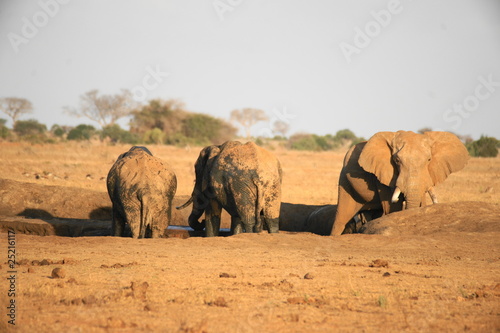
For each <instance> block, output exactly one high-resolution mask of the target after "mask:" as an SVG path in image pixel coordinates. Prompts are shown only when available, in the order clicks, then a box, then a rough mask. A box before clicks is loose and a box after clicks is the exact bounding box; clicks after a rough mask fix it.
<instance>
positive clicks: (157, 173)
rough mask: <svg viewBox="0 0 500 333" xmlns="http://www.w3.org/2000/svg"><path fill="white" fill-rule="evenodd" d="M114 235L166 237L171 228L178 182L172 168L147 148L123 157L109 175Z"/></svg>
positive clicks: (139, 148)
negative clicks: (128, 230) (127, 232)
mask: <svg viewBox="0 0 500 333" xmlns="http://www.w3.org/2000/svg"><path fill="white" fill-rule="evenodd" d="M107 188H108V194H109V198H110V199H111V202H112V206H113V207H112V234H113V235H114V236H125V235H126V232H125V229H126V226H127V225H128V227H129V228H130V231H131V233H132V237H133V238H145V237H152V238H158V237H162V236H163V235H164V233H165V229H166V228H167V227H168V226H169V224H170V220H171V212H172V199H173V198H174V195H175V191H176V189H177V178H176V176H175V173H174V172H173V171H172V169H171V168H170V166H168V164H166V163H165V162H163V161H162V160H161V159H159V158H157V157H154V156H153V155H152V154H151V152H150V151H149V150H148V149H147V148H146V147H141V146H134V147H132V148H130V150H129V151H128V152H126V153H123V154H121V155H120V156H119V157H118V159H117V160H116V162H115V163H114V164H113V166H112V167H111V169H110V170H109V173H108V178H107Z"/></svg>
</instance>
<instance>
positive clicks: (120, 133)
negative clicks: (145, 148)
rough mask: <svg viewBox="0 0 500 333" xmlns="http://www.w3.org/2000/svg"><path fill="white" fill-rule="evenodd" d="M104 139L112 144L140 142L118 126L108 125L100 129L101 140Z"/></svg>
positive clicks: (135, 136)
mask: <svg viewBox="0 0 500 333" xmlns="http://www.w3.org/2000/svg"><path fill="white" fill-rule="evenodd" d="M105 138H109V139H110V140H111V142H113V143H117V142H121V143H130V144H137V143H139V141H140V140H139V138H138V137H137V135H134V134H132V133H130V132H129V131H127V130H124V129H122V128H121V127H120V125H118V124H113V125H108V126H106V127H104V128H103V129H102V131H101V139H105Z"/></svg>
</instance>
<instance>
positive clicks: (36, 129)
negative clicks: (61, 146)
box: [14, 119, 47, 136]
mask: <svg viewBox="0 0 500 333" xmlns="http://www.w3.org/2000/svg"><path fill="white" fill-rule="evenodd" d="M46 131H47V126H45V125H44V124H40V123H39V122H38V120H35V119H29V120H18V121H16V123H15V124H14V132H16V133H17V135H19V136H30V135H38V134H43V133H45V132H46Z"/></svg>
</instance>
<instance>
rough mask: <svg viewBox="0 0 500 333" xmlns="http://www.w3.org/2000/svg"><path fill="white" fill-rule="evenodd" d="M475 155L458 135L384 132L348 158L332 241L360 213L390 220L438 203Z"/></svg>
mask: <svg viewBox="0 0 500 333" xmlns="http://www.w3.org/2000/svg"><path fill="white" fill-rule="evenodd" d="M468 159H469V154H468V152H467V149H466V148H465V146H464V145H463V143H462V142H461V141H460V140H459V139H458V138H457V136H456V135H454V134H452V133H448V132H432V131H431V132H425V133H424V134H417V133H413V132H411V131H398V132H379V133H376V134H375V135H373V136H372V137H371V138H370V139H369V140H368V141H367V142H362V143H359V144H357V145H355V146H353V147H352V148H351V149H350V150H349V151H348V152H347V154H346V156H345V159H344V166H343V168H342V170H341V173H340V177H339V185H338V189H339V195H338V205H337V212H336V214H335V221H334V223H333V227H332V231H331V234H332V235H340V234H342V233H343V232H344V229H345V227H346V224H347V223H348V222H349V221H350V220H351V219H352V218H353V217H354V216H355V215H356V214H357V213H358V212H359V211H366V210H367V211H369V210H382V212H383V214H384V215H385V214H389V213H391V212H394V211H399V210H402V209H403V203H404V204H405V208H406V209H410V208H415V207H420V206H425V204H426V200H425V199H426V193H428V194H429V195H430V196H431V198H432V201H433V202H437V198H436V196H435V194H434V192H433V187H434V186H435V185H437V184H439V183H441V182H443V181H444V180H445V179H446V178H447V177H448V175H449V174H451V173H452V172H457V171H460V170H461V169H463V168H464V167H465V165H466V164H467V161H468Z"/></svg>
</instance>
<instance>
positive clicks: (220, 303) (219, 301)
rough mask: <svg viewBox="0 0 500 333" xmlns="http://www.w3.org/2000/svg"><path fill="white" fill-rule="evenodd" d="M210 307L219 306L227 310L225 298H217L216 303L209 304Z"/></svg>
mask: <svg viewBox="0 0 500 333" xmlns="http://www.w3.org/2000/svg"><path fill="white" fill-rule="evenodd" d="M207 304H208V305H209V306H218V307H222V308H227V306H228V305H227V302H226V300H225V298H224V297H217V298H216V299H215V301H211V302H208V303H207Z"/></svg>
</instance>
